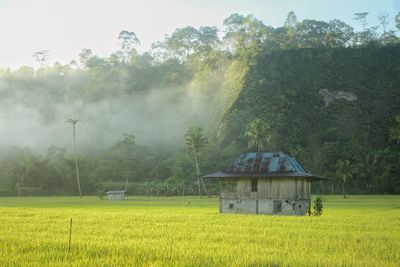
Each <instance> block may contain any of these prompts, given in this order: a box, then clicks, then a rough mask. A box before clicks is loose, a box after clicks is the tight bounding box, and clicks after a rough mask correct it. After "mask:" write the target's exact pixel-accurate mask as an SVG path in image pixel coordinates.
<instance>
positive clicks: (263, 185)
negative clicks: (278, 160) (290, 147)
mask: <svg viewBox="0 0 400 267" xmlns="http://www.w3.org/2000/svg"><path fill="white" fill-rule="evenodd" d="M251 181H252V179H251V178H239V179H225V180H221V197H222V198H225V199H236V198H250V199H268V198H279V199H285V198H289V199H309V198H310V196H311V192H310V179H308V178H258V186H257V192H251Z"/></svg>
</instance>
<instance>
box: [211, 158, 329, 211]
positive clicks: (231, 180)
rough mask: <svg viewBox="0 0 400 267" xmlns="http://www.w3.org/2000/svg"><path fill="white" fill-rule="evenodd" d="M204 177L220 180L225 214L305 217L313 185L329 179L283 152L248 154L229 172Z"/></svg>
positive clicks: (220, 209)
mask: <svg viewBox="0 0 400 267" xmlns="http://www.w3.org/2000/svg"><path fill="white" fill-rule="evenodd" d="M204 178H210V179H218V180H219V184H220V205H219V211H220V212H221V213H254V214H279V215H305V214H306V212H307V210H308V208H309V205H310V200H311V182H312V181H316V180H322V179H327V178H325V177H321V176H317V175H314V174H311V173H309V172H308V171H307V170H306V169H305V168H304V167H303V166H302V165H301V164H300V163H299V162H298V161H297V160H296V159H295V158H293V157H290V156H289V155H287V154H285V153H283V152H248V153H244V154H242V155H240V156H239V157H238V158H237V159H236V160H234V161H233V162H232V163H231V164H230V165H229V166H228V168H227V169H226V170H224V171H221V172H217V173H212V174H209V175H205V176H204Z"/></svg>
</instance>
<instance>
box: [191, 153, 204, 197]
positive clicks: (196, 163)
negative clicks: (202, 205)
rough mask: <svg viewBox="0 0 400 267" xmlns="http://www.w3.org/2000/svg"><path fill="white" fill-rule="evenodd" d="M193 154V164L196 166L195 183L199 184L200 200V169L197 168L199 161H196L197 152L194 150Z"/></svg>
mask: <svg viewBox="0 0 400 267" xmlns="http://www.w3.org/2000/svg"><path fill="white" fill-rule="evenodd" d="M193 154H194V162H195V165H196V176H197V183H198V184H199V196H200V198H201V197H202V195H201V184H200V167H199V161H198V159H197V151H196V150H194V151H193Z"/></svg>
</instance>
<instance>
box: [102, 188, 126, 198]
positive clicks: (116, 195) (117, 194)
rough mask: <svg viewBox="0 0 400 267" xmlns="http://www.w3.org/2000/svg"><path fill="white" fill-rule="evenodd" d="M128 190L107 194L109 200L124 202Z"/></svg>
mask: <svg viewBox="0 0 400 267" xmlns="http://www.w3.org/2000/svg"><path fill="white" fill-rule="evenodd" d="M125 193H126V190H114V191H108V192H106V195H107V199H108V200H124V199H126V196H125Z"/></svg>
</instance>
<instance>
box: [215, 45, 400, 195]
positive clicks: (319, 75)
mask: <svg viewBox="0 0 400 267" xmlns="http://www.w3.org/2000/svg"><path fill="white" fill-rule="evenodd" d="M399 62H400V48H399V47H395V46H388V47H382V48H376V47H364V48H340V49H326V48H322V49H295V50H286V51H279V52H272V53H271V52H265V53H263V54H262V55H260V56H259V57H258V58H257V60H256V61H255V63H254V65H253V66H252V67H251V68H250V70H249V72H248V74H247V76H246V81H245V84H244V86H243V90H242V91H241V93H240V95H239V97H238V99H237V101H236V102H235V104H234V105H233V107H232V108H231V109H230V111H229V113H228V114H227V115H226V117H225V118H224V120H223V123H222V125H221V129H220V131H221V139H222V144H227V143H229V142H231V141H232V140H234V141H235V142H237V143H240V146H242V147H244V146H245V145H246V144H247V139H246V137H245V136H244V135H243V133H244V132H245V130H246V124H243V121H251V120H253V119H254V118H263V119H264V120H265V121H266V122H268V123H269V124H270V125H271V128H272V138H271V142H270V145H269V149H271V150H283V151H288V152H289V153H290V154H292V155H294V156H296V157H297V158H299V159H300V161H301V162H303V163H304V164H305V166H307V168H308V169H310V170H312V171H313V172H315V173H321V174H324V175H326V176H328V177H332V178H339V179H340V177H338V176H340V175H339V174H338V173H337V172H338V169H337V166H336V164H337V162H338V161H343V160H349V161H350V166H349V167H348V169H347V170H346V172H349V173H351V174H352V177H351V178H350V179H349V181H348V183H349V185H348V187H349V188H348V190H349V191H350V192H357V193H360V192H374V191H378V192H390V191H392V190H393V189H394V188H393V186H394V185H396V186H397V187H396V188H398V185H399V179H398V174H399V171H400V169H399V163H400V162H399V154H398V145H396V140H391V129H392V131H393V128H394V127H395V125H396V121H395V117H396V116H397V115H398V114H400V90H399V89H400V76H399V71H400V64H399ZM378 179H381V180H378ZM339 181H340V180H339ZM330 190H331V188H329V190H327V191H328V192H329V191H330ZM392 192H394V191H392Z"/></svg>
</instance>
